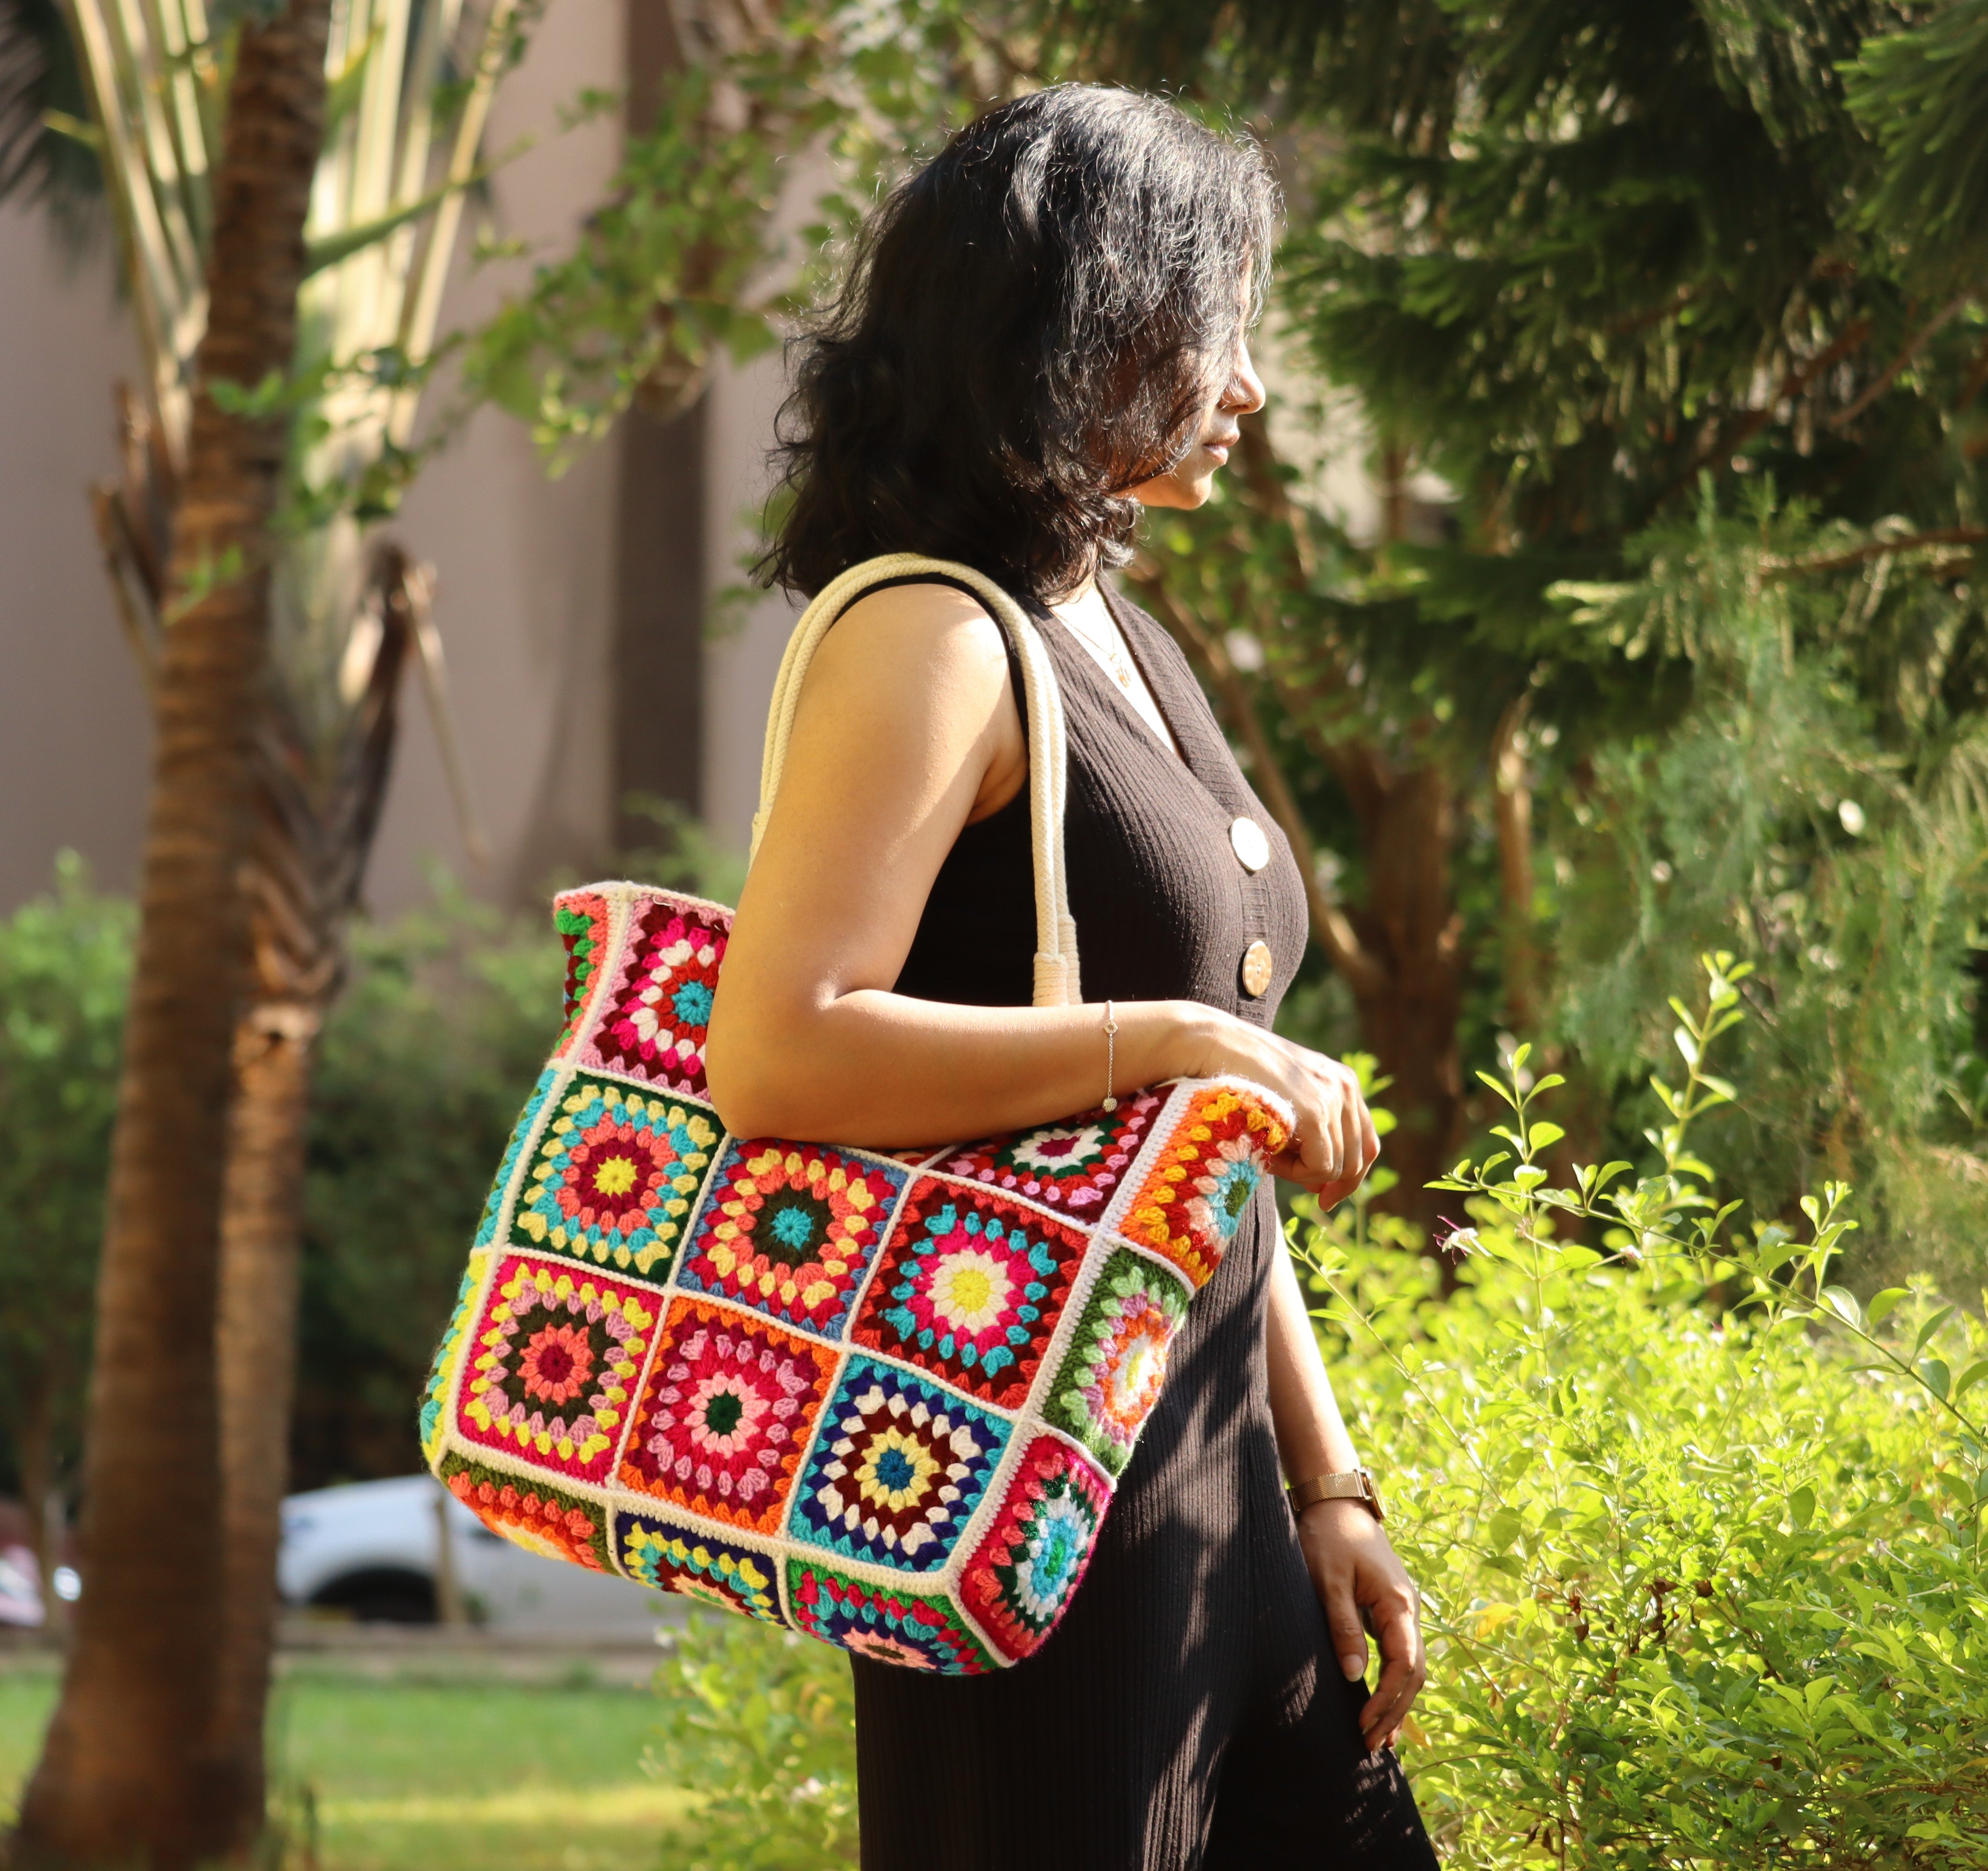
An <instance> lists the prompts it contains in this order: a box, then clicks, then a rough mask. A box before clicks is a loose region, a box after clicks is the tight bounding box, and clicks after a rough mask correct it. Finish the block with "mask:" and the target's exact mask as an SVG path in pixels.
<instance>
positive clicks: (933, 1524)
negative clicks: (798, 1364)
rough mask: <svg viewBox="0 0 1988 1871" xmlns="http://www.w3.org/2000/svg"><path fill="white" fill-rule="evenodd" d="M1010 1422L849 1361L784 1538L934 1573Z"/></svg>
mask: <svg viewBox="0 0 1988 1871" xmlns="http://www.w3.org/2000/svg"><path fill="white" fill-rule="evenodd" d="M1007 1440H1008V1426H1007V1425H1006V1424H1005V1423H1003V1422H1002V1421H1001V1420H999V1418H998V1417H991V1416H989V1415H987V1414H986V1413H984V1412H983V1411H981V1410H976V1409H975V1408H974V1407H973V1406H972V1404H971V1403H966V1402H965V1401H963V1400H962V1399H960V1398H958V1397H956V1396H949V1395H948V1394H947V1393H946V1392H945V1391H943V1390H940V1389H939V1388H938V1386H936V1385H933V1384H928V1383H924V1382H922V1381H921V1380H919V1379H918V1378H916V1377H914V1376H912V1375H911V1373H909V1372H908V1371H899V1370H894V1369H891V1367H890V1366H888V1365H883V1364H873V1363H871V1362H870V1360H869V1359H867V1358H851V1359H850V1361H849V1368H848V1369H847V1370H846V1371H845V1372H844V1373H843V1377H842V1382H841V1383H840V1386H837V1390H836V1393H835V1400H834V1402H833V1403H830V1405H829V1407H828V1413H827V1420H825V1422H824V1423H823V1427H822V1432H821V1434H820V1436H819V1437H817V1438H816V1441H815V1447H814V1454H813V1456H812V1457H810V1459H809V1461H808V1465H807V1471H806V1474H804V1475H803V1476H802V1478H801V1481H800V1486H799V1487H798V1488H796V1489H795V1490H794V1505H793V1511H792V1512H791V1513H789V1515H788V1516H787V1534H788V1537H789V1538H793V1539H796V1540H804V1541H806V1542H807V1543H808V1544H809V1545H811V1546H826V1547H828V1548H830V1549H831V1550H832V1551H833V1552H839V1553H840V1554H842V1555H844V1557H845V1558H847V1559H867V1560H868V1561H869V1562H871V1563H872V1564H873V1565H887V1566H890V1567H891V1568H892V1569H894V1570H895V1571H898V1572H935V1571H937V1570H938V1568H939V1567H940V1566H942V1565H944V1564H945V1561H946V1556H947V1555H948V1554H949V1553H950V1552H952V1548H953V1547H954V1545H955V1543H956V1542H958V1538H959V1536H960V1535H961V1534H962V1532H964V1531H965V1527H966V1523H967V1521H969V1519H971V1518H972V1514H973V1510H974V1508H975V1507H976V1506H978V1505H979V1501H980V1497H981V1495H982V1494H984V1493H985V1492H986V1488H987V1481H988V1478H989V1476H990V1475H992V1473H993V1472H994V1467H995V1464H996V1463H997V1462H998V1461H1000V1459H1001V1451H1002V1448H1003V1447H1005V1446H1006V1443H1007Z"/></svg>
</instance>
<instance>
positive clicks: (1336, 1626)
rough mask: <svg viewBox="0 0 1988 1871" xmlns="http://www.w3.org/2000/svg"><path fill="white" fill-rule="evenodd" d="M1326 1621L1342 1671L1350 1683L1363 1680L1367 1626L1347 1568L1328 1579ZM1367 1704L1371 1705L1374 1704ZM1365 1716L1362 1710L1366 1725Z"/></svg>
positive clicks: (1333, 1573)
mask: <svg viewBox="0 0 1988 1871" xmlns="http://www.w3.org/2000/svg"><path fill="white" fill-rule="evenodd" d="M1325 1624H1326V1629H1327V1630H1329V1631H1330V1632H1331V1633H1332V1650H1333V1654H1334V1656H1336V1657H1337V1658H1338V1659H1339V1667H1340V1670H1341V1673H1342V1674H1343V1675H1344V1677H1345V1678H1346V1680H1347V1681H1348V1682H1349V1683H1357V1682H1358V1681H1360V1680H1361V1678H1362V1677H1364V1676H1365V1675H1366V1673H1367V1626H1366V1623H1365V1622H1364V1620H1363V1619H1361V1616H1360V1607H1359V1606H1358V1605H1357V1604H1356V1603H1354V1598H1353V1575H1352V1573H1351V1572H1350V1571H1348V1570H1347V1569H1344V1568H1339V1569H1335V1570H1334V1572H1331V1573H1330V1574H1329V1575H1327V1579H1326V1582H1325ZM1367 1706H1368V1707H1369V1708H1371V1707H1373V1704H1372V1703H1371V1702H1369V1703H1368V1705H1367ZM1366 1719H1367V1718H1366V1716H1365V1714H1364V1712H1363V1713H1362V1714H1361V1724H1362V1726H1363V1727H1364V1724H1365V1722H1366Z"/></svg>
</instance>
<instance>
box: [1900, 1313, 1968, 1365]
mask: <svg viewBox="0 0 1988 1871" xmlns="http://www.w3.org/2000/svg"><path fill="white" fill-rule="evenodd" d="M1958 1310H1959V1308H1958V1307H1956V1306H1950V1305H1947V1306H1942V1307H1941V1308H1940V1309H1939V1311H1938V1312H1936V1313H1934V1314H1933V1315H1932V1318H1930V1319H1928V1320H1927V1321H1926V1322H1925V1324H1924V1325H1922V1326H1920V1327H1919V1336H1918V1337H1917V1338H1915V1339H1913V1341H1912V1356H1914V1357H1915V1358H1916V1357H1917V1356H1919V1353H1921V1352H1922V1351H1924V1350H1925V1348H1926V1346H1927V1345H1928V1343H1929V1342H1931V1340H1932V1335H1933V1334H1934V1333H1935V1332H1937V1331H1938V1330H1939V1329H1940V1327H1941V1326H1943V1325H1945V1324H1946V1322H1947V1321H1948V1320H1949V1319H1951V1318H1952V1316H1953V1315H1954V1314H1955V1312H1957V1311H1958Z"/></svg>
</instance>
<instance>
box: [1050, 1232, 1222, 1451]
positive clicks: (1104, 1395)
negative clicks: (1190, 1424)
mask: <svg viewBox="0 0 1988 1871" xmlns="http://www.w3.org/2000/svg"><path fill="white" fill-rule="evenodd" d="M1192 1296H1193V1295H1192V1294H1190V1293H1189V1292H1188V1290H1187V1288H1185V1286H1183V1285H1182V1284H1181V1282H1179V1281H1178V1279H1176V1278H1175V1277H1174V1276H1173V1275H1171V1274H1170V1273H1168V1272H1167V1271H1166V1269H1165V1268H1162V1267H1156V1266H1155V1265H1153V1263H1152V1262H1151V1261H1149V1260H1146V1259H1144V1258H1141V1256H1140V1255H1137V1254H1134V1253H1133V1252H1132V1251H1131V1249H1129V1248H1118V1249H1117V1250H1116V1251H1114V1253H1113V1254H1112V1255H1111V1258H1110V1259H1109V1260H1107V1261H1106V1262H1105V1263H1104V1268H1103V1269H1102V1271H1101V1272H1100V1273H1099V1275H1098V1278H1097V1285H1095V1286H1094V1287H1093V1288H1091V1289H1090V1298H1089V1299H1087V1300H1086V1301H1085V1302H1084V1310H1083V1312H1081V1313H1080V1315H1078V1317H1077V1329H1076V1331H1075V1332H1073V1333H1072V1334H1071V1336H1070V1346H1069V1349H1068V1350H1067V1352H1066V1353H1064V1355H1063V1366H1062V1369H1060V1370H1059V1371H1058V1372H1057V1376H1056V1379H1055V1381H1054V1382H1053V1383H1051V1385H1050V1387H1049V1395H1048V1396H1046V1398H1045V1399H1044V1400H1043V1405H1042V1410H1043V1415H1044V1416H1045V1417H1047V1418H1048V1420H1050V1422H1052V1423H1053V1424H1055V1425H1056V1426H1057V1428H1059V1429H1063V1430H1068V1431H1069V1432H1070V1434H1071V1435H1073V1436H1074V1437H1076V1438H1077V1440H1078V1441H1079V1442H1080V1443H1082V1444H1084V1447H1086V1448H1087V1449H1088V1450H1089V1451H1090V1452H1091V1454H1094V1456H1096V1457H1097V1459H1098V1460H1099V1461H1100V1462H1102V1463H1103V1464H1104V1466H1105V1467H1107V1469H1109V1470H1110V1471H1111V1473H1112V1474H1114V1475H1118V1474H1124V1471H1125V1464H1127V1463H1128V1461H1131V1459H1132V1447H1133V1444H1134V1443H1136V1442H1137V1441H1138V1439H1139V1431H1140V1430H1141V1429H1142V1428H1143V1427H1144V1426H1145V1421H1146V1419H1147V1417H1149V1416H1150V1415H1151V1413H1152V1410H1153V1406H1154V1404H1155V1403H1158V1401H1159V1400H1160V1386H1161V1384H1162V1383H1164V1382H1165V1379H1166V1374H1167V1347H1168V1345H1170V1344H1171V1342H1173V1336H1174V1333H1175V1332H1176V1331H1178V1329H1179V1327H1180V1322H1181V1321H1182V1319H1185V1318H1186V1316H1187V1304H1188V1300H1189V1299H1191V1298H1192Z"/></svg>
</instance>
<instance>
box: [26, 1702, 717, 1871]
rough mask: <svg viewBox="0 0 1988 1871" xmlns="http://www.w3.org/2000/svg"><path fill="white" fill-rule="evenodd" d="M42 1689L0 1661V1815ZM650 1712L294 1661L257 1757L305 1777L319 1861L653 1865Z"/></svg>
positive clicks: (666, 1819) (659, 1832) (656, 1806)
mask: <svg viewBox="0 0 1988 1871" xmlns="http://www.w3.org/2000/svg"><path fill="white" fill-rule="evenodd" d="M55 1690H56V1680H55V1677H54V1676H53V1674H52V1673H49V1672H45V1671H42V1670H35V1671H33V1672H32V1673H30V1672H27V1671H8V1672H5V1673H0V1822H5V1820H6V1819H11V1818H12V1815H13V1812H14V1809H15V1802H17V1801H18V1799H19V1794H20V1787H21V1783H22V1780H23V1779H24V1778H25V1776H26V1775H27V1773H28V1771H29V1768H31V1767H32V1765H33V1764H34V1760H35V1752H36V1750H37V1748H39V1743H40V1739H41V1732H42V1724H43V1722H44V1721H46V1719H47V1717H48V1712H49V1707H50V1706H51V1704H52V1703H53V1701H54V1700H55ZM654 1719H655V1700H654V1697H652V1696H651V1694H649V1693H648V1691H647V1690H631V1689H620V1688H604V1687H556V1688H555V1687H546V1688H539V1687H529V1686H525V1685H520V1684H513V1683H503V1682H490V1681H487V1680H486V1681H476V1680H470V1681H463V1682H443V1681H426V1682H424V1681H421V1680H401V1681H398V1682H375V1681H370V1680H365V1679H363V1678H355V1677H352V1676H351V1675H350V1674H343V1673H333V1672H330V1671H325V1672H322V1673H314V1672H310V1671H307V1670H297V1671H295V1672H293V1673H291V1674H290V1675H289V1677H287V1678H286V1680H284V1681H283V1682H282V1684H280V1685H279V1688H278V1690H277V1696H276V1707H275V1710H274V1711H273V1717H272V1731H271V1745H272V1772H273V1773H275V1774H277V1775H280V1776H281V1777H282V1779H283V1781H284V1782H286V1784H287V1785H289V1786H291V1787H293V1788H296V1787H307V1788H309V1791H310V1795H311V1797H312V1798H313V1800H314V1802H315V1804H316V1814H317V1826H318V1856H317V1865H318V1871H657V1867H658V1865H659V1864H660V1863H661V1855H662V1852H661V1848H662V1841H663V1837H664V1834H665V1833H666V1832H668V1829H669V1827H670V1824H671V1819H672V1818H673V1817H674V1815H675V1814H676V1813H677V1812H679V1811H680V1810H681V1805H682V1799H681V1795H678V1794H677V1793H675V1792H672V1791H671V1789H670V1788H666V1787H659V1786H658V1785H656V1784H655V1782H654V1781H652V1780H651V1779H649V1778H647V1777H646V1776H645V1775H644V1774H643V1772H642V1769H641V1760H642V1750H643V1746H644V1742H645V1741H647V1738H648V1731H649V1728H650V1727H651V1724H652V1723H653V1722H654ZM291 1805H292V1812H296V1810H297V1802H296V1801H295V1800H294V1799H293V1800H292V1802H291Z"/></svg>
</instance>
